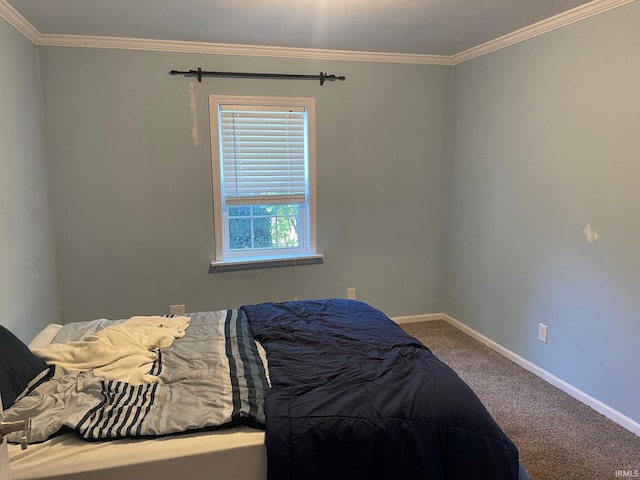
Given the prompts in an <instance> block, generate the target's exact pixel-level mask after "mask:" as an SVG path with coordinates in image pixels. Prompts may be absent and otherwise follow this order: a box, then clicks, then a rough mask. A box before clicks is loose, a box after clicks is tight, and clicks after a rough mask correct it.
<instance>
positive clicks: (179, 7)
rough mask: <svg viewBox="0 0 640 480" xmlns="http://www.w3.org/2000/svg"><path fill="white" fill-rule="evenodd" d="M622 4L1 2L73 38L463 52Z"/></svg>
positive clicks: (516, 0) (470, 0)
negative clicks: (560, 17) (555, 20)
mask: <svg viewBox="0 0 640 480" xmlns="http://www.w3.org/2000/svg"><path fill="white" fill-rule="evenodd" d="M628 1H629V0H627V1H626V2H619V1H618V2H617V3H628ZM613 3H616V1H615V0H595V1H587V0H0V10H1V9H2V8H4V9H8V10H15V12H17V13H18V14H19V15H18V17H19V16H21V17H23V20H26V23H27V25H28V24H30V26H32V27H33V28H34V29H35V30H36V31H37V34H38V35H40V36H43V37H46V38H54V39H55V38H56V37H57V36H69V35H72V36H82V37H115V38H127V39H150V40H166V41H175V42H203V43H215V44H231V45H245V46H268V47H286V48H299V49H322V50H338V51H349V52H378V53H387V54H391V53H393V54H413V55H435V56H453V55H456V54H460V53H462V52H465V51H468V50H469V49H471V48H474V47H478V46H480V45H483V44H486V43H487V42H491V41H495V40H496V39H499V38H501V37H504V36H505V35H508V34H512V33H513V32H516V31H518V30H521V29H523V28H525V27H529V26H531V25H533V24H536V23H538V22H542V21H545V20H546V19H550V18H552V17H556V16H558V15H560V14H563V13H564V12H567V11H575V12H578V11H581V9H583V8H586V7H589V8H592V9H593V8H594V7H595V6H596V5H599V4H613ZM3 4H4V7H3ZM7 5H10V7H12V8H7ZM15 12H14V13H13V14H14V15H15ZM0 13H2V12H1V11H0ZM576 15H577V13H576ZM23 20H22V19H21V21H23Z"/></svg>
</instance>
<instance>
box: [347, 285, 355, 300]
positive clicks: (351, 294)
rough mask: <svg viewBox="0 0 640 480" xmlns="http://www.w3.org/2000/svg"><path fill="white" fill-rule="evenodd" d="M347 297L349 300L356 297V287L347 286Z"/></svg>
mask: <svg viewBox="0 0 640 480" xmlns="http://www.w3.org/2000/svg"><path fill="white" fill-rule="evenodd" d="M347 298H348V299H349V300H355V299H356V289H355V288H347Z"/></svg>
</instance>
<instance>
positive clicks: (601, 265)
mask: <svg viewBox="0 0 640 480" xmlns="http://www.w3.org/2000/svg"><path fill="white" fill-rule="evenodd" d="M639 25H640V3H637V2H634V3H632V4H629V5H627V6H624V7H621V8H618V9H616V10H614V11H611V12H608V13H606V14H603V15H599V16H597V17H593V18H591V19H588V20H585V21H582V22H579V23H576V24H573V25H571V26H568V27H565V28H562V29H560V30H557V31H555V32H552V33H549V34H546V35H543V36H540V37H537V38H535V39H532V40H529V41H527V42H524V43H520V44H518V45H515V46H512V47H509V48H506V49H503V50H500V51H498V52H495V53H492V54H490V55H486V56H483V57H480V58H477V59H475V60H472V61H469V62H466V63H464V64H461V65H458V66H456V67H455V69H454V75H455V80H454V85H455V92H456V98H455V106H454V107H453V109H452V112H453V113H452V115H453V125H454V126H453V156H452V165H451V169H452V170H451V180H452V181H451V196H450V201H451V216H450V223H449V227H450V232H449V238H450V240H451V241H450V243H449V245H450V249H449V256H448V258H449V264H448V267H447V268H446V270H447V271H448V279H447V288H446V292H447V298H446V303H445V307H444V310H445V311H446V312H447V313H449V314H450V315H452V316H453V317H455V318H457V319H458V320H460V321H462V322H463V323H465V324H467V325H469V326H470V327H472V328H474V329H475V330H477V331H479V332H481V333H483V334H484V335H486V336H488V337H489V338H491V339H493V340H495V341H496V342H498V343H500V344H501V345H504V346H505V347H507V348H508V349H510V350H512V351H514V352H515V353H517V354H519V355H521V356H523V357H525V358H526V359H528V360H530V361H532V362H534V363H535V364H537V365H539V366H540V367H542V368H544V369H546V370H548V371H549V372H551V373H553V374H555V375H556V376H557V377H560V378H561V379H563V380H565V381H567V382H569V383H570V384H572V385H573V386H575V387H577V388H579V389H581V390H583V391H584V392H586V393H588V394H590V395H592V396H593V397H595V398H597V399H599V400H601V401H603V402H605V403H606V404H608V405H609V406H611V407H613V408H615V409H617V410H618V411H620V412H622V413H623V414H625V415H627V416H629V417H631V418H632V419H634V420H635V421H636V422H638V421H640V402H638V398H640V369H639V368H638V366H639V365H640V348H639V346H640V295H638V292H639V286H640V253H639V248H638V238H640V188H639V186H638V179H639V178H640V143H639V142H638V134H639V126H640V55H639V51H638V45H640V28H638V26H639ZM587 224H590V225H591V226H592V227H594V228H598V229H599V233H600V235H601V238H600V239H599V240H598V241H596V242H594V243H588V242H587V240H586V237H585V235H584V234H583V230H584V228H585V226H586V225H587ZM539 322H542V323H545V324H547V325H548V326H549V341H548V344H546V345H545V344H543V343H540V342H538V340H537V328H538V323H539Z"/></svg>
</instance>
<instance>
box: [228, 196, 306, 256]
mask: <svg viewBox="0 0 640 480" xmlns="http://www.w3.org/2000/svg"><path fill="white" fill-rule="evenodd" d="M299 217H300V208H299V205H298V204H291V205H243V206H235V207H229V248H230V249H231V250H246V249H266V248H295V247H298V246H299V244H298V225H299Z"/></svg>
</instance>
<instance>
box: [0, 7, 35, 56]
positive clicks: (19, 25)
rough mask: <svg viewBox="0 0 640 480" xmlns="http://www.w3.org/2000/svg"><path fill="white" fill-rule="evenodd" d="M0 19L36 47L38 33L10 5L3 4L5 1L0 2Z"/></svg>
mask: <svg viewBox="0 0 640 480" xmlns="http://www.w3.org/2000/svg"><path fill="white" fill-rule="evenodd" d="M0 18H4V19H5V20H6V21H7V23H8V24H9V25H11V26H12V27H13V28H15V29H16V30H18V31H19V32H20V33H21V34H22V35H24V36H25V37H27V39H29V40H30V41H31V43H34V44H36V45H37V43H38V37H39V36H40V32H38V30H36V29H35V28H34V26H33V25H31V24H30V23H29V22H27V21H26V20H25V18H24V17H23V16H22V15H20V14H19V13H18V12H17V11H16V10H15V9H14V8H13V7H12V6H11V5H9V4H8V3H7V2H5V0H0Z"/></svg>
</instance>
